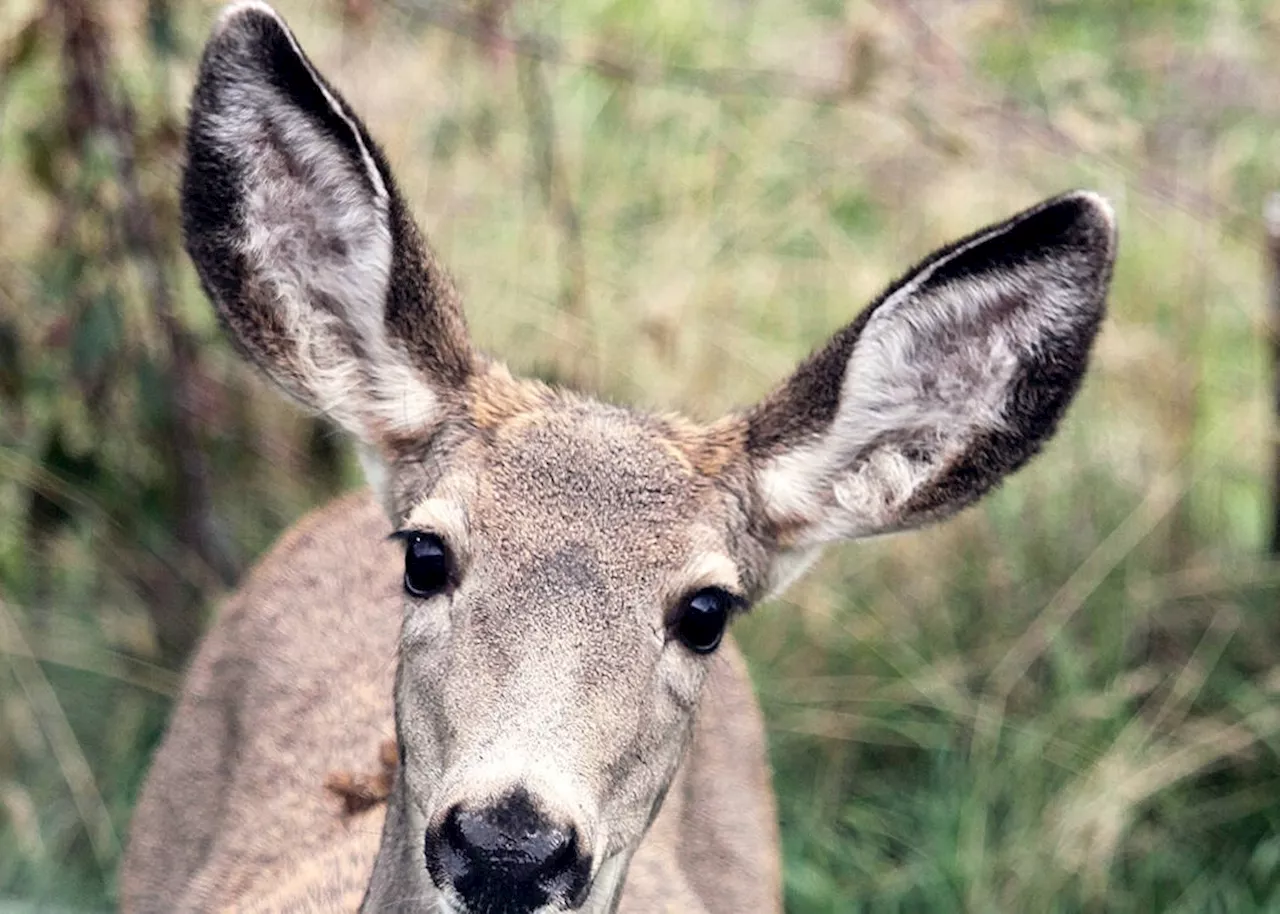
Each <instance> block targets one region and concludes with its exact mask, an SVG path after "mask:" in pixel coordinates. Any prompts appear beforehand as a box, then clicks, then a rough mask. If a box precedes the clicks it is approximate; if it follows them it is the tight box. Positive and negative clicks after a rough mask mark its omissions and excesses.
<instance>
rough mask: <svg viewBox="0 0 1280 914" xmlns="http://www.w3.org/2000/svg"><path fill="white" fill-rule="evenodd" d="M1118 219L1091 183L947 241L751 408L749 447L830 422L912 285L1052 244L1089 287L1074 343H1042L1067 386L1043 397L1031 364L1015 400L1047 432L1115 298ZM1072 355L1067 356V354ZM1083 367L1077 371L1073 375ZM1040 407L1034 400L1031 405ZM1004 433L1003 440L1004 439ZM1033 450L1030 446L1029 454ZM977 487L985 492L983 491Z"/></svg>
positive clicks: (782, 444)
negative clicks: (890, 307) (875, 324)
mask: <svg viewBox="0 0 1280 914" xmlns="http://www.w3.org/2000/svg"><path fill="white" fill-rule="evenodd" d="M1115 249H1116V226H1115V216H1114V213H1113V211H1112V208H1111V205H1110V204H1109V203H1108V202H1107V201H1106V200H1105V199H1104V198H1103V197H1101V196H1099V195H1097V194H1095V193H1092V192H1090V191H1071V192H1068V193H1064V194H1062V195H1060V196H1057V197H1053V198H1051V199H1049V200H1046V201H1044V202H1042V203H1040V204H1038V205H1036V206H1034V207H1031V208H1030V209H1027V210H1024V211H1023V212H1021V213H1018V214H1017V215H1015V216H1013V217H1012V218H1010V219H1007V220H1006V221H1004V222H1000V223H996V224H994V225H990V226H987V227H985V228H982V229H979V230H978V231H976V232H974V233H973V234H971V235H968V236H966V237H964V238H961V239H960V240H958V241H955V242H953V243H952V244H949V245H947V246H945V247H943V248H940V249H938V250H937V251H935V252H934V253H933V254H931V255H930V256H929V257H927V258H926V259H925V260H923V261H921V262H920V263H918V264H917V265H916V266H915V267H913V268H912V269H910V270H908V271H907V272H906V273H904V274H903V275H902V276H900V277H899V278H898V279H897V280H895V281H894V282H893V283H892V284H891V285H890V286H889V287H888V288H887V289H886V290H885V291H884V292H883V293H881V295H880V296H879V297H878V298H876V299H875V301H873V302H872V303H871V304H870V305H868V306H867V307H866V308H865V309H864V310H863V311H862V312H861V313H860V314H859V315H858V317H857V318H856V319H855V320H854V321H853V322H852V323H851V324H848V325H847V326H845V327H844V328H842V329H841V330H840V331H838V332H837V333H836V334H835V335H834V336H833V337H832V338H831V340H830V341H829V342H828V343H827V344H826V345H825V346H823V347H822V348H821V349H819V350H818V351H817V352H815V353H814V354H813V355H811V356H809V357H808V358H807V359H806V360H805V361H804V362H803V363H801V365H800V366H799V367H798V368H797V369H796V371H795V372H794V373H793V374H792V375H791V377H790V378H788V379H787V380H786V381H785V382H784V383H783V384H782V386H781V387H779V388H777V389H776V390H775V391H774V392H773V393H772V394H770V395H769V396H768V397H767V398H766V399H765V400H764V401H762V402H761V403H760V404H758V405H757V406H756V407H755V408H753V409H752V410H751V411H750V412H749V413H748V416H747V420H748V426H747V427H748V432H747V450H748V452H749V453H751V454H752V455H753V456H755V457H759V458H768V457H771V456H775V455H777V454H779V453H781V452H783V451H786V450H789V449H790V448H793V447H796V446H798V445H801V444H803V443H805V442H806V441H810V440H813V439H814V438H815V437H817V436H818V435H820V434H821V433H822V432H823V431H825V430H826V429H827V427H828V426H829V425H830V424H831V422H832V421H833V419H834V418H835V416H836V413H837V411H838V410H839V407H840V398H841V393H842V389H843V382H844V377H845V369H846V367H847V366H848V363H849V359H850V356H851V355H852V354H853V350H854V346H855V345H856V344H857V342H858V339H859V337H860V336H861V335H862V331H863V329H864V328H865V327H866V325H867V322H868V321H870V320H871V317H872V315H874V314H875V313H876V311H877V310H878V309H880V308H881V307H882V306H884V305H885V304H886V303H887V302H891V301H896V300H898V299H899V298H900V297H901V296H902V295H903V294H904V293H909V294H912V295H923V294H927V293H928V292H929V291H930V290H931V289H933V288H937V287H940V286H943V285H945V284H947V283H951V282H956V281H960V280H964V279H967V278H970V277H975V276H980V275H982V274H987V273H994V272H998V271H1001V270H1006V269H1009V268H1014V267H1017V266H1019V265H1021V264H1025V263H1026V262H1028V261H1029V260H1031V259H1042V258H1043V257H1044V256H1045V254H1046V252H1051V253H1052V254H1053V255H1054V256H1057V257H1061V258H1063V259H1064V260H1065V261H1069V262H1070V263H1071V264H1072V269H1073V271H1076V272H1078V273H1079V274H1080V277H1079V281H1080V282H1081V283H1082V285H1083V286H1084V287H1085V288H1086V289H1087V291H1088V294H1086V295H1084V296H1081V298H1080V305H1081V309H1082V310H1083V311H1084V312H1085V313H1084V314H1082V315H1081V317H1082V321H1081V322H1080V323H1079V324H1077V326H1078V327H1079V329H1080V331H1082V332H1081V333H1080V335H1079V336H1078V337H1076V338H1075V339H1061V340H1056V341H1055V347H1054V348H1055V349H1056V347H1057V345H1058V344H1061V345H1062V346H1063V347H1065V351H1063V350H1058V351H1055V352H1052V353H1050V352H1043V353H1041V354H1040V356H1039V360H1040V361H1041V362H1043V365H1042V366H1041V367H1042V368H1043V369H1044V370H1045V371H1047V372H1049V373H1050V375H1051V376H1052V377H1053V379H1054V381H1055V382H1056V383H1057V384H1059V385H1060V386H1059V387H1058V388H1057V389H1058V390H1059V391H1061V393H1062V394H1063V396H1061V397H1057V398H1053V399H1051V400H1049V401H1044V400H1042V399H1041V398H1040V397H1038V396H1037V389H1038V387H1041V386H1044V385H1039V384H1037V383H1036V379H1035V378H1034V377H1032V376H1028V375H1029V374H1030V373H1031V372H1033V371H1034V369H1029V370H1027V371H1024V372H1023V378H1021V379H1020V381H1019V385H1018V387H1017V389H1016V390H1015V394H1014V405H1015V406H1016V407H1018V409H1019V412H1024V413H1025V418H1026V419H1028V420H1032V424H1033V425H1039V426H1041V427H1042V434H1040V435H1039V436H1038V438H1039V439H1040V440H1043V438H1046V437H1048V435H1050V434H1051V433H1052V431H1053V428H1054V426H1055V425H1056V422H1057V419H1058V416H1059V415H1060V413H1061V411H1062V409H1063V408H1064V407H1065V405H1066V403H1067V402H1069V401H1070V399H1071V397H1072V396H1073V395H1074V393H1075V391H1076V389H1077V387H1078V385H1079V381H1080V376H1081V375H1082V374H1083V369H1084V363H1085V362H1086V360H1087V357H1088V351H1089V349H1090V347H1091V346H1092V343H1093V338H1094V336H1095V335H1096V332H1097V329H1098V326H1099V325H1100V323H1101V321H1102V316H1103V314H1104V312H1105V306H1106V290H1107V286H1108V284H1109V283H1110V280H1111V270H1112V264H1113V262H1114V260H1115ZM1063 355H1065V356H1066V358H1065V359H1064V358H1063V357H1062V356H1063ZM1070 368H1074V373H1075V374H1076V377H1075V378H1074V379H1068V378H1066V377H1064V374H1071V373H1072V371H1071V370H1069V369H1070ZM1033 404H1036V406H1035V407H1033V408H1030V409H1026V407H1032V405H1033ZM998 443H999V442H996V444H998ZM1032 453H1034V451H1032V452H1030V453H1027V454H1025V455H1024V456H1023V457H1022V459H1021V461H1019V462H1025V460H1026V459H1028V458H1029V457H1030V456H1031V455H1032ZM975 497H976V496H975Z"/></svg>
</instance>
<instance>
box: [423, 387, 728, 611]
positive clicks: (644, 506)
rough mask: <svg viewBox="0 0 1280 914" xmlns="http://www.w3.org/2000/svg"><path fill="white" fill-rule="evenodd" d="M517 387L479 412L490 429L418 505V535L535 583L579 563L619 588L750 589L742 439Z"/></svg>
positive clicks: (468, 445) (482, 427)
mask: <svg viewBox="0 0 1280 914" xmlns="http://www.w3.org/2000/svg"><path fill="white" fill-rule="evenodd" d="M516 383H517V384H518V387H516V388H515V389H513V390H511V391H509V392H507V393H505V394H504V396H505V398H506V399H505V400H504V402H503V403H502V404H501V405H500V406H498V407H496V408H495V406H494V405H493V403H492V402H490V403H486V404H485V405H484V406H482V407H479V408H478V409H479V410H481V411H482V412H483V414H484V415H485V416H486V417H487V419H488V421H487V422H486V423H483V424H482V423H480V422H476V423H475V426H476V428H475V431H474V433H473V434H472V435H470V436H469V437H468V439H467V440H466V441H465V442H464V443H463V444H462V445H461V446H459V447H458V448H457V450H456V451H455V452H454V454H453V456H452V458H451V459H450V461H449V468H448V470H447V471H446V472H445V473H444V474H443V475H442V476H441V477H440V479H439V481H438V483H437V484H435V485H434V486H432V487H431V489H430V491H427V492H423V493H422V494H420V495H419V496H418V497H417V498H415V499H414V500H413V502H412V504H411V506H410V507H409V509H408V511H407V512H406V514H405V519H406V526H408V527H411V528H415V529H424V530H430V531H433V532H436V533H438V534H440V535H441V536H443V537H445V538H446V539H447V540H449V541H450V542H451V544H452V545H453V547H454V548H456V549H458V550H460V551H461V552H463V553H464V555H465V556H466V557H467V559H468V560H470V559H472V558H479V559H480V560H481V561H485V560H500V561H501V562H502V563H503V564H504V565H505V566H506V568H507V569H508V570H510V571H516V570H519V571H520V572H522V573H526V574H529V573H535V572H536V571H537V569H539V568H542V567H546V568H547V569H548V570H549V571H553V570H554V568H555V567H557V566H558V565H559V564H563V562H560V561H559V559H564V558H565V557H566V556H569V555H573V556H575V557H576V558H575V561H576V562H588V563H589V564H590V565H591V567H592V568H593V569H598V571H599V574H600V577H601V580H603V581H605V582H607V583H610V584H612V583H615V582H616V579H617V578H618V577H619V576H622V577H625V576H632V577H635V576H637V575H641V576H646V575H649V574H658V575H660V576H661V577H662V579H663V580H662V581H661V583H662V585H663V588H664V589H665V590H671V591H676V590H679V589H680V588H686V589H687V588H696V587H699V586H721V587H729V588H733V589H735V590H736V589H738V588H739V585H740V581H739V571H738V567H737V563H736V562H735V560H734V559H733V558H730V555H731V554H733V553H734V552H735V548H734V543H735V541H736V538H737V536H738V530H739V528H740V527H741V526H742V519H741V518H740V517H739V516H738V513H739V512H738V510H737V508H736V506H737V501H736V500H735V499H733V498H730V497H729V496H728V495H727V494H726V492H727V491H728V490H729V488H730V487H731V486H730V481H729V479H728V477H729V476H730V475H731V474H729V473H728V472H727V469H728V468H729V467H730V466H731V465H732V463H733V461H735V460H745V458H743V457H742V456H741V452H740V450H738V451H735V450H734V447H735V439H734V437H733V433H732V430H729V429H726V428H725V426H724V424H723V423H722V424H721V425H719V426H699V425H696V424H695V423H692V422H689V421H687V420H683V419H678V418H673V417H651V416H646V415H643V414H638V413H635V412H632V411H629V410H626V409H621V408H618V407H613V406H609V405H605V404H602V403H598V402H595V401H591V400H587V399H583V398H579V397H576V396H570V395H565V394H560V393H557V392H552V391H550V390H549V389H546V388H542V387H541V385H536V384H535V385H526V384H520V383H519V382H516ZM513 405H514V406H515V407H516V408H512V406H513ZM475 412H476V409H475V408H473V416H474V415H475ZM707 470H713V471H714V472H713V473H708V472H707ZM478 553H484V555H478ZM552 560H556V561H552ZM548 562H550V564H549V565H546V564H544V563H548Z"/></svg>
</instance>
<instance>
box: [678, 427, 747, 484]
mask: <svg viewBox="0 0 1280 914" xmlns="http://www.w3.org/2000/svg"><path fill="white" fill-rule="evenodd" d="M663 431H664V433H665V435H666V443H667V444H668V445H669V446H670V447H671V449H672V450H673V452H675V453H676V454H677V455H678V457H679V459H680V462H681V463H682V464H683V465H684V466H687V467H690V468H691V469H692V470H694V471H696V472H698V473H701V474H702V475H703V476H713V477H714V476H719V475H720V474H721V473H723V472H724V470H725V468H726V467H728V466H729V465H730V464H731V463H733V462H734V461H736V460H737V459H738V458H739V457H741V456H742V455H743V454H744V453H745V452H746V440H747V424H746V422H745V421H744V420H743V419H741V418H740V417H738V416H728V417H726V418H724V419H721V420H719V421H717V422H713V423H712V424H711V425H699V424H698V423H696V422H691V421H690V420H688V419H685V418H684V417H683V416H676V415H672V416H664V417H663Z"/></svg>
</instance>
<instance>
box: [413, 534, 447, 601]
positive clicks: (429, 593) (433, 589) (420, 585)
mask: <svg viewBox="0 0 1280 914" xmlns="http://www.w3.org/2000/svg"><path fill="white" fill-rule="evenodd" d="M448 583H449V552H448V550H447V549H445V548H444V543H443V542H442V541H441V540H440V537H438V536H436V535H435V534H433V533H415V534H413V535H411V536H410V537H408V539H407V543H406V545H405V550H404V589H405V590H406V591H408V592H409V595H410V596H412V597H418V598H420V599H421V598H425V597H433V596H435V595H436V594H438V593H439V592H440V591H442V590H444V589H445V587H446V586H447V585H448Z"/></svg>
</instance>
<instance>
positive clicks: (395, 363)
mask: <svg viewBox="0 0 1280 914" xmlns="http://www.w3.org/2000/svg"><path fill="white" fill-rule="evenodd" d="M255 9H256V6H255ZM290 40H292V37H291V39H290ZM295 49H296V45H295ZM299 58H300V59H302V58H301V53H300V52H299ZM229 82H230V85H228V86H227V87H226V88H225V90H224V92H225V96H224V99H223V102H224V104H223V106H222V108H221V110H220V112H219V113H218V115H217V116H216V117H213V118H210V125H209V126H210V135H211V136H212V137H213V138H215V139H216V141H217V142H218V143H219V145H220V146H222V147H223V149H224V150H225V152H226V154H227V155H228V157H229V158H231V159H232V160H233V161H235V162H237V164H238V165H239V166H240V168H241V169H242V172H243V180H244V190H245V200H244V207H245V209H244V227H245V235H244V237H243V238H242V239H241V241H240V245H241V250H242V252H243V254H244V255H245V259H246V266H247V267H248V270H249V274H250V275H251V276H253V277H254V279H255V280H256V281H257V282H258V283H260V284H261V291H262V292H263V293H265V294H268V295H271V296H272V297H273V298H274V302H275V305H276V310H277V315H278V318H279V320H280V323H281V325H282V329H283V331H284V333H285V335H286V336H287V337H288V338H289V339H291V340H292V342H293V344H294V347H295V350H296V362H297V366H296V367H297V369H298V371H299V373H300V374H301V377H300V378H291V377H285V378H281V380H282V381H283V382H284V383H285V384H286V386H288V387H291V388H295V393H297V394H299V395H300V396H301V398H302V399H304V400H309V401H311V402H312V403H313V404H314V405H315V406H317V407H318V408H319V409H320V410H321V411H323V412H325V413H326V414H328V415H330V416H332V417H333V418H334V419H335V420H336V421H338V422H339V423H340V424H342V425H343V426H345V427H346V428H348V429H350V430H352V431H354V432H355V433H356V434H357V435H359V436H361V437H362V438H365V439H370V438H374V437H376V436H377V435H379V434H382V433H401V434H403V433H412V432H415V431H420V430H421V429H423V428H425V427H427V426H429V424H430V423H431V421H432V420H433V417H435V416H436V415H437V414H438V409H439V404H438V402H437V399H436V396H435V394H434V392H433V391H432V389H431V388H430V387H429V386H428V385H427V383H426V382H425V381H424V379H423V378H422V377H421V376H420V375H419V373H418V372H417V371H416V370H415V369H414V368H413V367H412V364H411V362H410V360H409V358H408V356H407V355H406V353H405V352H404V351H403V349H402V347H401V346H399V345H398V344H397V343H396V342H394V341H393V340H391V339H389V338H388V335H387V332H386V328H385V323H384V319H385V310H386V299H387V290H388V283H389V279H390V272H391V258H392V238H391V228H390V224H389V217H388V207H389V201H388V196H387V190H386V186H385V184H384V182H383V180H382V176H381V174H380V173H379V172H378V169H377V168H376V166H375V163H374V162H373V159H372V157H371V155H370V154H369V151H368V149H367V148H366V146H365V144H364V142H363V140H362V138H361V137H360V133H359V131H358V129H357V128H356V126H355V124H353V123H352V122H351V120H350V119H349V118H348V117H347V115H346V114H345V113H344V112H343V110H342V108H341V106H340V104H339V103H338V102H337V101H336V100H335V99H334V98H333V97H332V95H330V94H329V93H328V92H327V91H324V92H323V94H324V97H325V99H326V100H327V101H328V102H329V103H330V105H332V106H333V109H334V112H335V113H336V114H337V115H338V116H339V118H340V119H341V120H342V121H343V122H344V123H345V124H346V125H347V126H348V127H349V128H350V130H351V133H352V137H354V138H355V141H356V143H357V144H358V148H359V150H360V152H361V156H362V158H361V162H360V165H361V166H362V167H357V166H356V165H354V164H353V163H352V161H351V159H350V157H349V156H348V155H347V153H346V152H345V151H344V150H343V149H342V148H341V146H340V145H339V144H338V142H337V141H336V140H335V139H334V138H332V137H329V136H326V135H325V134H324V133H323V132H322V130H321V129H320V128H319V127H317V125H316V124H314V123H313V122H312V121H311V119H310V118H309V117H308V116H307V115H306V114H305V113H304V112H302V111H301V110H299V109H298V108H297V107H296V106H295V105H293V104H292V103H290V102H289V101H288V100H286V99H284V98H282V97H280V95H279V94H278V93H277V91H276V90H275V89H274V88H273V87H271V86H270V85H268V84H266V83H264V82H263V81H262V80H261V78H260V77H259V76H257V75H256V74H254V73H245V74H244V76H243V78H242V79H240V80H238V81H237V80H231V81H229ZM316 85H317V86H319V87H320V88H321V89H322V90H323V85H322V84H321V83H320V82H319V80H318V79H317V81H316ZM299 385H301V386H302V387H303V388H305V390H302V391H298V390H296V387H297V386H299Z"/></svg>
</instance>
